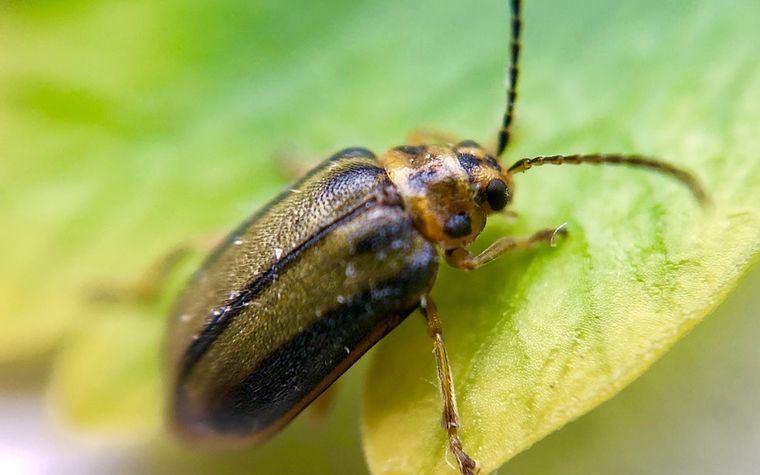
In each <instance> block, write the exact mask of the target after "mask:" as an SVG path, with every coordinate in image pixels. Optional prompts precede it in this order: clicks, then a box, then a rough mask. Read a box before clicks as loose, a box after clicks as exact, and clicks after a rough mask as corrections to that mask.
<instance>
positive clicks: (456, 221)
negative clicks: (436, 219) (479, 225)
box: [443, 212, 472, 238]
mask: <svg viewBox="0 0 760 475" xmlns="http://www.w3.org/2000/svg"><path fill="white" fill-rule="evenodd" d="M443 232H445V233H446V234H448V235H449V236H450V237H453V238H460V237H464V236H467V235H469V234H470V233H471V232H472V224H471V223H470V216H469V215H468V214H467V213H464V212H462V213H457V214H455V215H453V216H451V217H450V218H449V219H447V220H446V224H445V225H444V226H443Z"/></svg>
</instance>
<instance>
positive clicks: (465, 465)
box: [420, 295, 478, 475]
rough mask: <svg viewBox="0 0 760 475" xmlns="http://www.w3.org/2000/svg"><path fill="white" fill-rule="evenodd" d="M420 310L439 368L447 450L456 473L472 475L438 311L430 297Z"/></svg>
mask: <svg viewBox="0 0 760 475" xmlns="http://www.w3.org/2000/svg"><path fill="white" fill-rule="evenodd" d="M420 309H421V311H422V315H423V316H424V317H425V321H426V322H427V328H428V334H429V335H430V338H432V339H433V351H434V353H435V362H436V365H437V367H438V387H439V389H440V390H441V399H443V415H442V417H441V423H442V425H443V428H444V429H446V432H447V434H448V436H449V449H451V453H453V454H454V456H455V457H456V459H457V465H458V466H459V471H460V472H462V474H464V475H473V474H475V473H477V472H478V462H476V461H475V460H473V459H472V458H471V457H470V456H469V455H467V454H466V453H465V451H464V449H463V448H462V440H461V439H460V438H459V431H458V429H459V413H458V411H457V401H456V396H455V394H454V378H453V377H452V375H451V367H450V366H449V358H448V356H447V355H446V346H445V345H444V344H443V332H442V330H441V321H440V320H439V319H438V310H437V309H436V306H435V303H433V300H432V299H431V298H430V296H429V295H426V296H425V297H423V298H422V301H421V302H420Z"/></svg>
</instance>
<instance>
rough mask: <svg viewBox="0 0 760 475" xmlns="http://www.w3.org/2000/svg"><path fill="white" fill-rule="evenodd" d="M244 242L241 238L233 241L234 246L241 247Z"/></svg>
mask: <svg viewBox="0 0 760 475" xmlns="http://www.w3.org/2000/svg"><path fill="white" fill-rule="evenodd" d="M244 242H245V241H243V240H242V239H241V238H235V240H234V241H232V244H234V245H236V246H239V245H241V244H243V243H244Z"/></svg>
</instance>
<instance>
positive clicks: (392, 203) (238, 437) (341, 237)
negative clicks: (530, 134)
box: [167, 0, 707, 474]
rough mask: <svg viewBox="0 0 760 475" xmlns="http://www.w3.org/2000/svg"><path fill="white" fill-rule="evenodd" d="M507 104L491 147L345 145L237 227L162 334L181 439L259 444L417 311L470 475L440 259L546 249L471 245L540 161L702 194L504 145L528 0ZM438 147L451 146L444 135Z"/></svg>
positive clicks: (549, 239)
mask: <svg viewBox="0 0 760 475" xmlns="http://www.w3.org/2000/svg"><path fill="white" fill-rule="evenodd" d="M510 6H511V44H510V48H509V51H510V58H509V69H508V84H507V102H506V110H505V112H504V116H503V123H502V126H501V127H500V130H499V133H498V146H497V148H496V151H495V153H489V151H488V150H487V149H486V148H484V147H482V146H480V145H479V144H478V143H476V142H474V141H471V140H465V141H462V142H459V143H456V144H450V143H422V141H420V142H419V143H411V144H409V145H404V146H400V147H395V148H392V149H390V150H389V151H387V152H385V153H384V154H382V155H380V156H376V155H375V154H374V153H373V152H371V151H369V150H367V149H365V148H358V147H357V148H348V149H345V150H342V151H340V152H338V153H336V154H335V155H333V156H332V157H330V158H329V159H327V160H326V161H324V162H323V163H322V164H321V165H319V166H317V167H316V168H315V169H313V170H312V171H311V172H309V173H308V174H307V175H306V176H305V177H304V178H302V179H301V180H300V181H298V182H297V183H296V184H295V185H294V186H292V187H291V188H289V189H288V190H287V191H285V192H284V193H282V194H281V195H279V196H278V197H276V198H275V199H273V200H272V201H271V202H270V203H269V204H268V205H266V206H265V207H264V208H262V209H261V210H259V211H258V212H257V213H255V214H254V215H253V216H251V217H250V218H249V219H248V220H246V221H245V222H243V223H242V224H241V225H240V226H238V227H237V228H236V229H235V230H234V231H233V232H232V233H231V234H229V236H228V238H227V239H226V240H225V241H224V242H223V243H222V244H221V245H220V246H219V247H218V248H217V249H216V250H215V251H214V252H212V254H211V255H210V257H209V258H208V259H207V260H206V262H205V264H204V265H203V266H202V268H201V269H200V270H199V271H198V272H196V274H195V275H194V277H193V278H192V279H191V282H190V283H189V284H188V286H187V287H186V289H185V290H184V292H183V293H182V294H181V296H180V297H179V299H178V301H177V303H176V305H175V307H174V310H173V314H172V316H171V319H170V320H171V321H170V326H169V329H168V333H167V335H168V336H167V340H168V358H167V360H168V368H169V373H170V376H171V377H170V381H171V386H170V390H169V412H170V420H171V422H172V424H173V426H174V427H175V428H176V430H177V431H178V432H180V433H181V434H183V435H185V436H187V437H190V438H193V439H200V440H231V441H236V442H244V443H251V444H255V443H260V442H263V441H265V440H266V439H268V438H269V437H270V436H272V435H273V434H274V433H276V432H277V431H278V430H280V429H281V428H282V427H284V426H285V425H286V424H287V423H288V422H289V421H291V420H292V419H293V418H294V417H295V416H296V415H298V414H299V413H300V412H301V411H302V410H303V409H304V408H305V407H306V406H308V405H309V403H311V402H312V401H313V400H314V399H315V398H316V397H317V396H319V395H320V394H321V393H322V392H323V391H325V390H326V389H327V388H328V387H329V386H330V385H331V384H332V383H333V382H334V381H335V380H336V378H338V376H340V375H341V374H342V373H343V372H344V371H346V370H347V369H348V368H349V367H350V366H351V365H352V364H353V363H354V362H355V361H356V360H357V359H358V358H359V357H360V356H362V355H363V354H364V353H365V352H366V351H367V350H368V349H369V348H370V347H372V346H373V345H374V344H375V343H376V342H377V341H379V340H380V339H381V338H382V337H383V336H385V335H386V334H387V333H388V332H390V331H391V330H393V328H395V327H396V326H397V325H398V324H399V323H401V322H402V321H403V320H404V319H405V318H406V317H407V316H408V315H409V314H411V313H412V312H414V311H415V310H417V309H419V310H420V311H421V313H422V315H423V317H424V319H425V322H426V324H427V330H428V333H429V335H430V337H431V338H432V341H433V348H434V355H435V359H436V364H437V372H438V381H439V389H440V393H441V399H442V405H443V418H442V422H443V427H444V429H445V431H446V433H447V437H448V444H449V448H450V451H451V453H452V454H453V455H454V457H455V458H456V462H457V466H458V468H459V471H460V472H461V473H463V474H472V473H476V472H477V470H478V464H477V462H476V461H475V460H474V459H473V458H472V457H470V456H469V455H468V454H467V452H466V451H465V449H464V448H463V444H462V441H461V439H460V437H459V427H460V421H459V416H458V412H457V404H456V399H455V395H454V383H453V377H452V374H451V369H450V367H449V362H448V357H447V354H446V347H445V344H444V340H443V334H442V329H441V324H440V320H439V318H438V312H437V309H436V306H435V303H434V302H433V300H432V298H431V296H430V292H431V289H432V288H433V284H434V282H435V278H436V274H437V271H438V267H439V261H440V260H441V258H443V259H444V260H445V261H446V262H447V263H448V264H449V265H451V266H453V267H456V268H459V269H463V270H474V269H477V268H479V267H481V266H483V265H485V264H487V263H488V262H490V261H492V260H494V259H496V258H498V257H499V256H500V255H502V254H504V253H506V252H509V251H511V250H514V249H521V248H528V247H532V246H535V245H537V244H541V243H553V242H554V239H555V237H556V236H558V235H564V234H565V233H566V231H565V228H564V227H563V226H560V227H555V228H547V229H542V230H539V231H537V232H535V233H534V234H533V235H532V236H530V237H527V238H513V237H502V238H500V239H498V240H496V241H495V242H494V243H493V244H492V245H491V246H489V247H488V248H487V249H486V250H485V251H483V252H481V253H480V254H476V255H474V254H471V253H470V251H469V250H468V246H469V245H470V244H471V243H472V242H473V241H474V239H475V238H476V237H477V236H478V235H479V234H480V233H481V231H482V230H483V228H484V226H485V224H486V220H487V218H488V216H489V215H491V214H493V213H498V212H502V211H503V210H505V209H506V208H507V206H508V205H509V204H510V202H511V201H512V199H513V196H514V177H515V175H516V174H518V173H521V172H525V171H527V170H529V169H531V168H533V167H537V166H541V165H545V164H555V165H560V164H568V163H569V164H582V163H590V164H621V165H628V166H632V167H640V168H646V169H650V170H654V171H657V172H660V173H664V174H666V175H669V176H671V177H673V178H675V179H677V180H679V181H681V182H683V183H684V184H685V185H687V186H688V187H689V188H690V190H691V192H692V193H693V194H694V195H695V196H696V198H697V199H698V200H699V201H700V202H702V203H704V202H705V201H706V200H707V198H706V195H705V193H704V191H703V190H702V188H701V186H700V185H699V183H698V182H697V180H696V179H695V178H694V177H693V176H692V175H690V174H689V173H688V172H686V171H684V170H682V169H680V168H677V167H674V166H673V165H670V164H668V163H666V162H662V161H659V160H656V159H652V158H647V157H643V156H638V155H620V154H584V155H555V156H539V157H535V158H529V159H522V160H519V161H517V162H516V163H515V164H514V165H512V166H511V167H509V168H505V167H503V166H502V165H501V163H500V161H499V160H498V157H500V156H502V155H503V153H504V151H505V150H506V149H507V146H508V144H509V140H510V132H511V126H512V121H513V116H514V105H515V100H516V96H517V94H516V85H517V78H518V59H519V53H520V32H521V26H522V23H521V22H522V20H521V2H520V1H519V0H511V3H510ZM444 142H445V141H444Z"/></svg>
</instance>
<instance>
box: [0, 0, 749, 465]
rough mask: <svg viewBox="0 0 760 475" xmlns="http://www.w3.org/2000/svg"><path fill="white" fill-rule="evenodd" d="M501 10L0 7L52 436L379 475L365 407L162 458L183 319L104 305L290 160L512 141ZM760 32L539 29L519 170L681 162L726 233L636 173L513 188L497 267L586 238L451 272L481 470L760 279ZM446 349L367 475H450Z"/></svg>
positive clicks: (411, 370)
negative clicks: (169, 364) (629, 158)
mask: <svg viewBox="0 0 760 475" xmlns="http://www.w3.org/2000/svg"><path fill="white" fill-rule="evenodd" d="M506 3H507V2H506V1H502V0H488V1H486V2H480V3H478V5H479V8H477V9H474V8H472V5H471V4H470V2H465V1H459V0H457V1H453V0H452V1H448V2H436V1H434V0H420V1H414V2H408V1H402V0H388V1H383V2H370V1H361V2H357V1H353V0H352V1H349V0H329V1H324V2H311V1H305V0H292V1H291V0H288V1H282V0H263V1H257V2H249V1H242V0H226V1H222V2H201V1H192V0H190V1H187V0H182V1H180V0H170V1H166V2H154V1H147V0H134V1H130V2H107V1H85V0H79V1H73V2H66V3H57V2H46V1H28V2H3V3H0V32H1V33H0V214H1V215H2V223H3V232H2V233H0V330H1V331H0V363H2V364H4V366H8V367H13V366H15V365H16V364H17V362H18V361H20V360H24V359H28V358H30V357H32V356H40V355H49V357H50V358H52V359H53V363H52V378H51V381H50V385H49V391H48V395H49V401H50V405H51V407H53V408H54V409H56V410H57V411H58V412H60V413H63V416H64V417H63V418H64V419H65V420H67V421H69V422H72V423H74V425H76V426H78V427H85V428H87V429H97V430H98V431H101V432H103V431H105V432H110V433H118V434H122V435H126V434H130V435H134V434H139V435H140V436H141V437H142V438H143V440H145V441H147V442H146V445H148V446H143V447H141V448H140V449H139V452H137V453H136V455H134V458H135V459H136V460H139V463H140V464H142V465H140V466H143V467H147V468H145V471H159V468H158V467H162V468H161V469H160V470H163V471H164V472H165V471H166V470H165V468H166V466H172V467H173V469H172V470H174V472H175V473H188V472H190V471H194V472H201V471H204V470H205V471H208V472H212V471H213V472H215V473H221V472H228V473H234V472H239V471H255V472H257V473H258V472H268V473H283V472H286V473H304V472H305V471H309V472H311V473H319V472H322V473H336V472H337V471H341V470H342V471H345V472H352V473H353V472H357V471H360V470H363V469H364V464H363V462H362V460H361V454H360V453H359V448H358V444H359V442H358V440H357V438H358V434H357V429H356V425H357V424H358V422H357V418H356V415H357V414H356V413H357V412H358V409H357V406H356V405H357V402H358V399H359V398H360V396H359V395H358V393H357V392H356V391H355V390H354V389H352V388H354V386H356V384H353V383H351V384H349V385H348V387H347V388H346V389H344V391H343V393H342V394H341V395H340V397H339V408H338V412H337V414H336V416H335V417H334V418H332V419H331V420H329V421H327V422H326V423H325V425H324V426H316V427H315V426H313V425H311V424H309V423H308V422H305V421H296V423H295V424H294V426H291V427H289V428H288V429H287V430H286V431H285V432H284V433H283V434H282V435H281V436H279V437H278V438H276V439H275V440H274V441H273V442H272V443H271V444H270V445H269V446H267V447H264V448H257V449H254V450H252V451H250V452H248V451H245V452H236V453H234V454H230V453H222V454H213V453H199V452H197V451H195V450H193V449H188V448H178V447H174V446H167V444H166V441H165V440H166V439H164V438H163V436H162V434H163V432H162V430H161V427H162V426H161V424H160V421H159V416H160V409H161V407H162V406H163V400H162V397H161V394H160V392H161V390H160V388H161V387H162V380H161V376H160V374H161V371H160V370H161V367H160V364H161V363H160V352H161V339H162V332H163V328H164V321H163V319H164V318H165V315H166V313H167V308H168V306H169V304H170V302H171V299H172V295H168V294H167V295H165V296H163V298H162V299H161V301H160V302H158V303H157V304H155V305H151V306H142V307H141V306H135V305H126V306H121V307H120V306H118V305H117V306H108V305H103V304H94V303H93V302H91V301H90V300H88V297H87V296H88V294H89V293H90V292H91V291H92V290H97V289H102V288H104V287H105V286H107V285H110V284H112V283H114V282H122V283H123V282H129V281H131V280H133V279H134V278H135V277H137V276H138V275H140V273H141V272H143V271H144V270H145V269H146V268H147V267H149V266H150V264H151V263H152V262H154V261H155V259H157V258H158V257H159V256H161V255H163V254H164V253H166V252H167V250H171V249H173V248H175V247H176V246H177V244H178V243H182V242H184V241H186V240H188V239H195V238H198V237H199V236H203V235H206V234H209V233H213V232H217V231H219V230H224V229H226V228H229V227H231V226H233V225H234V224H235V223H236V222H237V221H239V220H240V219H242V218H243V217H244V216H246V215H247V214H249V213H250V212H252V211H253V210H254V209H256V207H258V206H260V205H261V204H262V203H264V202H265V201H266V200H267V199H269V198H271V197H273V196H275V195H276V194H277V193H278V191H279V190H280V189H281V188H282V187H284V186H286V185H287V181H288V180H289V177H288V173H287V172H283V167H282V164H281V163H280V162H279V161H278V158H277V157H279V156H281V155H283V154H286V153H288V152H294V154H295V155H296V156H297V157H302V158H301V159H302V160H303V161H304V162H306V163H316V162H317V161H319V160H320V159H321V158H323V157H325V156H327V155H329V154H330V153H332V152H334V151H335V150H337V149H339V148H341V147H345V146H351V145H364V146H368V147H370V148H373V149H374V150H376V151H378V152H379V151H382V150H383V149H385V148H387V147H389V146H393V145H397V144H399V143H401V142H403V139H404V136H405V135H406V134H407V133H408V132H409V131H410V130H411V129H413V128H415V127H425V128H436V129H441V130H444V131H448V132H452V133H455V134H459V135H461V136H462V137H467V138H474V139H477V140H480V141H482V142H484V143H486V142H488V141H490V140H491V139H492V137H493V133H494V131H495V129H496V126H497V124H498V121H499V114H500V113H501V111H502V108H503V99H504V90H503V82H504V77H503V74H504V66H505V60H506V52H507V45H506V38H507V26H508V18H507V5H506ZM759 16H760V7H758V5H756V2H753V1H752V0H741V1H739V2H734V3H733V4H732V7H731V8H726V7H725V6H724V5H722V4H721V3H720V2H717V1H708V0H697V1H687V0H676V1H673V2H667V3H665V4H663V3H662V2H655V1H654V0H647V1H645V2H643V3H642V2H635V3H632V4H630V5H629V4H621V3H611V2H600V1H594V0H584V1H581V2H573V3H572V4H570V3H568V4H566V5H565V4H562V5H560V4H558V3H557V2H549V1H531V2H528V4H527V5H526V9H525V18H524V19H525V25H526V26H525V37H524V49H523V63H522V68H521V69H522V76H521V86H520V98H519V100H518V107H517V128H516V131H515V132H516V135H515V142H514V144H513V148H512V149H511V150H510V151H509V154H508V157H507V160H506V161H507V162H511V161H512V160H515V159H517V158H521V157H523V156H529V155H536V154H552V153H563V152H591V151H621V152H641V153H646V154H650V155H657V156H662V157H663V158H666V159H668V160H670V161H672V162H674V163H678V164H679V165H682V166H685V167H687V168H689V169H691V170H693V171H694V172H695V173H696V174H697V175H698V176H699V177H700V179H701V180H702V181H703V182H704V184H705V186H706V188H707V189H708V191H709V192H710V193H711V195H712V197H713V200H714V204H715V206H714V208H713V209H712V211H710V212H708V213H703V212H702V211H701V210H700V209H699V208H698V207H697V206H696V205H695V203H694V201H693V200H692V199H691V198H690V197H689V196H688V194H687V192H686V191H685V190H684V189H683V188H682V187H680V186H679V185H677V184H674V183H671V182H669V181H668V180H666V179H664V178H662V177H658V176H652V175H649V174H646V173H644V172H639V171H631V170H624V169H614V168H609V169H595V168H593V167H589V168H573V167H562V168H556V169H554V168H551V169H548V168H546V169H540V170H535V171H531V172H529V173H528V174H526V175H521V176H519V177H518V179H517V188H516V193H517V197H516V202H515V209H516V210H517V211H518V212H519V213H520V215H519V217H518V218H517V219H516V220H514V221H508V220H506V219H499V218H497V219H495V220H494V221H493V222H492V223H491V224H490V225H489V228H488V229H487V232H486V233H485V235H484V236H483V238H482V239H481V240H480V241H479V242H478V246H479V248H482V247H483V246H484V245H486V244H487V243H488V242H490V241H492V240H493V239H495V238H497V237H498V236H500V235H504V234H510V235H512V234H514V235H520V234H526V233H529V232H531V231H533V230H535V229H536V228H538V227H544V226H552V225H557V224H560V223H563V222H568V224H569V230H570V236H569V237H568V239H566V240H565V241H563V242H561V243H560V245H559V246H558V247H557V248H554V249H537V250H535V251H530V252H521V253H515V254H514V255H512V256H508V257H506V258H504V259H502V260H500V261H499V262H496V263H493V264H491V265H489V266H488V267H487V268H484V269H482V270H479V271H477V272H473V273H470V274H463V273H461V272H456V271H452V270H450V269H443V271H442V273H441V276H440V278H439V282H438V285H437V288H436V291H435V294H434V296H435V298H436V299H437V300H438V304H439V307H440V310H441V318H442V320H443V324H444V330H445V334H446V338H447V342H448V344H449V353H450V356H451V359H452V363H453V369H454V372H455V378H456V382H457V392H458V395H459V398H460V409H461V412H462V424H463V428H462V434H463V439H464V442H465V445H466V447H467V448H468V450H471V451H472V452H473V455H475V456H476V457H477V458H478V459H479V460H480V461H481V462H482V464H483V466H484V468H486V469H493V468H496V467H498V466H499V465H501V464H502V463H503V462H504V461H505V460H507V459H508V458H509V457H511V456H512V455H513V454H515V453H517V452H518V451H520V450H522V449H524V448H525V447H527V446H528V445H530V444H531V443H532V442H534V441H536V440H538V439H539V438H541V437H542V436H544V435H545V434H547V433H549V432H551V431H553V430H555V429H557V428H559V427H561V426H562V425H563V424H565V423H566V422H567V421H569V420H571V419H573V418H575V417H577V416H579V415H580V414H582V413H583V412H585V411H587V410H589V409H590V408H592V407H593V406H595V405H596V404H598V403H599V402H601V401H602V400H604V399H606V398H608V397H610V396H612V395H613V394H614V393H615V392H616V391H617V390H619V389H620V388H621V387H622V386H623V385H625V384H626V383H628V382H629V381H630V380H631V379H632V378H634V377H635V376H636V375H638V374H640V373H641V372H642V371H643V370H644V369H646V367H647V366H648V365H649V364H651V363H652V362H653V361H654V359H656V358H657V357H658V356H659V355H661V354H662V353H663V352H664V351H666V350H667V349H668V348H669V347H670V346H671V345H672V344H673V343H674V342H675V341H676V340H677V339H679V338H680V337H681V336H682V335H683V334H684V333H685V332H686V331H687V330H688V329H689V328H691V327H693V326H694V325H695V324H696V323H697V322H698V321H699V320H700V319H702V318H703V317H704V316H705V315H707V313H708V312H709V311H710V310H711V309H712V308H713V307H715V306H716V305H717V304H718V303H719V302H720V301H721V300H722V299H723V297H724V296H725V294H726V293H727V292H729V291H730V290H731V289H732V287H733V286H734V284H735V283H736V280H737V279H738V277H739V276H740V275H741V274H742V273H743V272H745V271H746V269H747V268H748V267H749V265H750V263H751V262H752V261H753V260H756V255H757V250H758V247H760V245H759V243H760V211H759V210H760V208H759V207H758V206H757V203H758V199H759V198H760V146H758V142H757V140H756V137H758V136H760V125H759V124H760V70H758V66H757V60H756V52H755V49H756V46H755V45H756V44H757V43H758V41H759V40H760V38H759V37H758V34H757V33H756V27H755V25H754V21H755V18H758V17H759ZM444 267H445V266H444ZM190 268H191V266H187V268H185V269H184V270H183V272H180V274H182V275H178V276H177V279H176V282H174V285H173V288H175V289H176V288H177V287H178V286H179V284H180V281H181V279H182V277H183V275H184V276H186V275H187V273H188V272H189V271H190ZM430 349H431V347H430V342H429V341H428V339H427V337H426V336H425V332H424V328H423V325H422V323H421V322H420V321H419V317H418V316H416V315H413V316H412V317H410V319H409V321H407V322H405V323H404V324H403V325H402V326H401V327H400V328H399V329H398V330H396V331H395V332H394V333H393V334H391V335H390V336H389V337H388V339H387V340H386V341H384V342H383V343H382V344H381V347H380V348H379V350H378V351H376V352H375V354H374V357H375V358H374V363H373V364H372V369H371V371H370V374H369V377H368V378H367V379H366V384H367V385H368V387H369V388H368V389H369V390H368V391H366V392H365V406H364V412H365V414H364V419H363V421H364V422H363V424H362V425H363V429H364V433H365V448H366V453H367V456H368V461H369V466H370V469H371V470H372V471H373V472H376V473H399V472H406V473H425V472H426V471H427V472H430V473H433V472H435V473H437V472H439V471H440V472H444V473H448V472H450V469H449V467H448V466H447V465H446V453H445V439H444V436H443V431H442V430H441V429H440V428H439V425H438V421H439V411H440V407H439V402H438V396H437V393H436V385H435V372H434V366H433V359H432V355H431V352H430ZM0 369H2V368H0ZM359 369H360V370H361V368H359ZM11 374H12V373H11ZM353 374H354V375H353V376H352V377H353V379H350V381H358V379H360V377H361V376H362V375H361V371H359V372H354V373H353ZM350 378H351V376H350ZM0 383H2V384H3V386H8V385H9V386H10V387H11V388H12V387H13V384H14V381H12V380H11V381H10V383H9V384H6V382H5V381H4V380H0ZM325 427H326V428H325ZM157 439H158V440H159V442H158V443H156V442H155V441H156V440H157ZM336 448H338V449H336ZM292 453H295V454H299V457H291V456H290V454H292ZM346 454H350V456H349V455H346ZM307 455H308V456H307ZM301 456H303V457H301ZM136 463H137V462H136ZM178 467H179V468H178ZM170 473H171V472H170Z"/></svg>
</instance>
